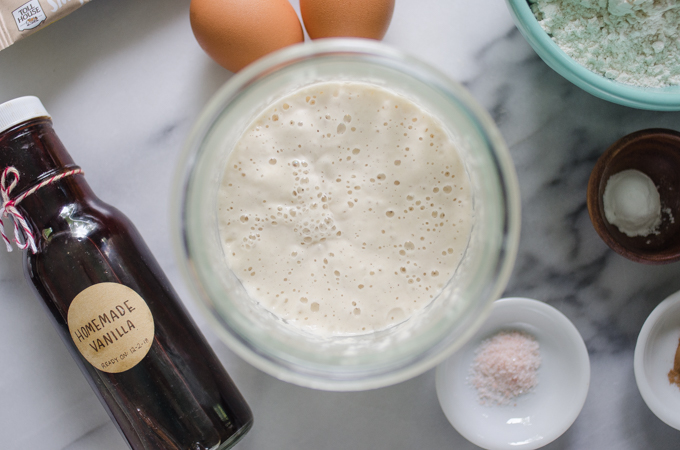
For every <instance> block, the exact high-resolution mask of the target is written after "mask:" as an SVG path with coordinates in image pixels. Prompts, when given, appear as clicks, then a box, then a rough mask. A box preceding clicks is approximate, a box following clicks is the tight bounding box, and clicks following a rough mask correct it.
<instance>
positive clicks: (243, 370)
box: [0, 0, 680, 450]
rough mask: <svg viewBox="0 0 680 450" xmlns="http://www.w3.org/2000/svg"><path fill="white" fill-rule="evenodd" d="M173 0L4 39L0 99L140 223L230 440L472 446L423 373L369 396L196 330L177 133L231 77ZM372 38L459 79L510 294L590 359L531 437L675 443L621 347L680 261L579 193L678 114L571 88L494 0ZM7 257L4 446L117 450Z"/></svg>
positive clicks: (554, 448) (402, 15)
mask: <svg viewBox="0 0 680 450" xmlns="http://www.w3.org/2000/svg"><path fill="white" fill-rule="evenodd" d="M294 3H296V2H294ZM188 4H189V2H188V0H143V1H140V0H118V1H116V2H106V1H103V0H95V1H93V2H92V3H90V4H88V5H87V6H85V7H83V8H81V9H80V10H78V11H76V12H75V13H74V14H72V15H70V16H69V17H67V18H65V19H63V20H61V21H59V22H57V23H55V24H53V25H51V26H49V27H48V28H46V29H44V30H42V31H40V32H39V33H37V34H36V35H34V36H31V37H29V38H27V39H25V40H24V41H22V42H19V43H17V44H16V45H14V46H12V47H10V48H8V49H6V50H3V51H2V52H0V101H5V100H8V99H11V98H14V97H18V96H20V95H29V94H32V95H37V96H39V97H40V98H41V99H42V100H43V103H44V104H45V105H46V107H47V109H48V111H50V113H51V114H52V115H53V117H54V122H55V129H56V131H57V133H58V134H59V136H60V137H61V139H62V141H63V142H64V144H65V145H66V147H67V148H68V149H69V151H70V152H71V154H72V156H73V157H74V159H75V160H76V162H78V163H79V164H80V165H81V166H82V167H83V168H84V169H85V171H86V175H87V179H88V181H89V182H90V184H91V185H92V187H93V189H94V190H95V192H96V193H98V195H100V196H101V197H102V198H103V199H104V200H105V201H107V202H109V203H111V204H113V205H115V206H117V207H119V208H120V209H121V210H122V211H124V212H125V213H126V214H127V215H128V216H129V217H130V218H131V219H132V221H133V222H134V223H135V224H136V225H137V227H138V228H139V229H140V231H141V233H142V235H143V236H144V238H145V239H146V241H147V243H148V244H149V246H150V247H151V249H152V251H153V252H154V254H155V255H156V257H157V259H158V260H159V262H160V264H161V266H162V267H163V269H164V270H165V271H166V273H167V274H168V276H169V277H170V279H171V280H173V283H174V285H175V287H176V289H177V290H178V292H179V293H180V295H181V296H182V297H183V298H184V299H185V303H186V305H187V307H188V308H189V310H190V311H191V312H192V314H193V316H194V317H195V318H196V320H197V322H198V323H199V325H200V326H201V328H202V329H203V330H204V332H205V333H206V336H207V337H208V339H209V341H210V342H211V344H212V345H213V347H214V349H215V351H216V352H217V353H218V355H219V356H220V358H221V359H222V361H223V362H224V364H225V366H226V367H227V369H228V371H229V372H230V374H231V375H232V377H233V378H234V380H235V382H236V384H237V385H238V386H239V388H240V389H241V390H242V392H243V393H244V395H245V396H246V398H247V400H248V402H249V403H250V405H251V406H252V408H253V410H254V413H255V417H256V425H255V427H254V428H253V430H252V431H251V432H250V433H249V434H248V435H247V437H246V438H245V439H244V440H243V441H242V442H241V443H240V444H239V445H238V446H237V447H236V448H237V449H239V450H261V449H272V450H276V449H281V450H290V449H300V450H322V449H323V450H326V449H328V450H335V449H345V448H351V449H377V450H380V449H389V450H398V449H404V450H406V449H409V450H410V449H416V448H417V449H423V450H441V449H448V448H455V449H473V448H476V447H475V446H473V445H472V444H470V443H468V442H467V441H466V440H465V439H464V438H462V437H461V436H460V435H459V434H458V433H457V432H456V431H455V430H454V429H453V428H452V427H451V426H450V425H449V423H448V422H447V420H446V418H445V417H444V415H443V413H442V412H441V410H440V408H439V405H438V403H437V399H436V393H435V389H434V372H433V371H429V372H427V373H425V374H423V375H421V376H419V377H416V378H414V379H412V380H409V381H406V382H404V383H401V384H398V385H395V386H391V387H387V388H384V389H378V390H374V391H369V392H365V393H342V394H341V393H329V392H319V391H313V390H309V389H305V388H301V387H297V386H293V385H290V384H287V383H284V382H281V381H278V380H275V379H273V378H272V377H270V376H268V375H265V374H264V373H262V372H260V371H258V370H256V369H254V368H252V367H251V366H249V365H248V364H246V363H245V362H243V361H242V360H240V359H239V358H238V357H236V356H235V355H234V354H233V353H231V352H230V351H229V350H228V349H227V348H226V347H225V346H224V345H223V344H222V343H221V342H219V341H218V340H217V338H216V337H215V335H214V333H212V332H211V331H210V329H208V328H207V327H206V325H205V321H204V320H203V318H202V316H201V315H200V314H198V311H197V310H196V306H195V305H194V303H193V301H191V299H190V297H189V295H188V292H187V289H186V287H185V286H184V284H183V282H182V280H181V279H180V277H179V274H178V270H177V268H176V262H175V259H174V254H173V249H172V244H171V239H170V233H171V226H170V223H169V222H170V219H169V217H170V205H171V200H172V192H173V190H174V189H175V186H176V184H177V182H178V180H177V176H176V174H177V167H176V165H177V161H178V160H179V155H180V153H181V149H182V145H183V141H184V139H185V138H186V136H187V134H188V132H189V130H190V128H191V125H192V123H193V121H194V120H195V118H196V116H197V114H198V113H199V111H200V110H201V108H202V106H203V105H204V104H205V102H206V101H207V100H208V99H209V98H210V96H211V95H212V94H213V93H214V92H215V91H216V90H217V89H218V88H219V86H221V85H222V84H223V83H224V82H225V81H226V80H228V79H229V77H230V74H229V73H228V72H226V71H225V70H224V69H221V68H220V67H219V66H217V65H216V64H214V63H213V62H212V61H210V60H209V58H207V57H206V56H205V55H204V54H203V52H202V51H201V50H200V48H199V47H198V45H197V44H196V43H195V40H194V39H193V36H192V34H191V30H190V27H189V23H188ZM385 42H386V43H388V44H390V45H392V46H394V47H397V48H400V49H402V50H404V51H405V52H407V53H410V54H413V55H414V56H418V57H420V58H421V59H423V60H425V61H426V62H428V63H429V64H431V65H433V66H435V67H437V68H438V69H439V70H442V71H443V72H445V73H446V74H448V75H449V76H451V77H452V78H454V79H456V80H458V81H460V82H462V83H463V84H464V85H465V86H466V87H467V88H468V89H469V90H470V91H471V92H472V94H473V95H474V96H475V97H476V98H477V100H478V101H479V102H480V103H481V104H482V106H484V107H485V108H486V109H487V110H488V111H489V113H490V114H491V116H492V117H493V118H494V120H495V121H496V123H497V124H498V126H499V128H500V130H501V132H502V134H503V136H504V138H505V139H506V142H507V143H508V146H509V148H510V152H511V155H512V158H513V161H514V163H515V165H516V168H517V173H518V176H519V181H520V189H521V195H522V208H523V210H522V234H521V242H520V248H519V255H518V258H517V263H516V266H515V269H514V271H513V275H512V278H511V280H510V283H509V285H508V288H507V290H506V293H505V294H506V295H507V296H523V297H530V298H535V299H539V300H543V301H546V302H548V303H550V304H551V305H553V306H555V307H556V308H558V309H559V310H560V311H562V312H563V313H564V314H566V315H567V316H568V317H569V318H570V319H571V320H572V321H573V322H574V324H575V325H576V327H577V328H578V330H579V331H580V332H581V334H582V335H583V337H584V339H585V341H586V344H587V347H588V351H589V354H590V359H591V367H592V379H591V387H590V392H589V396H588V399H587V400H586V404H585V407H584V409H583V411H582V413H581V415H580V416H579V418H578V419H577V420H576V422H575V423H574V425H573V426H572V428H571V429H569V430H568V431H567V432H566V433H565V434H564V435H563V436H562V437H561V438H559V439H558V440H557V441H555V442H554V443H552V444H550V445H549V446H547V447H546V448H547V449H550V450H584V449H598V450H600V449H602V450H608V449H612V450H614V449H616V450H637V449H645V450H646V449H650V448H651V449H659V450H666V449H668V450H670V449H677V448H678V443H677V442H678V441H679V440H680V432H678V431H676V430H673V429H672V428H670V427H668V426H666V425H665V424H663V423H662V422H661V421H660V420H659V419H657V418H656V417H655V416H654V415H653V414H652V413H651V412H650V411H649V409H648V408H647V407H646V405H645V404H644V402H643V401H642V398H641V397H640V394H639V393H638V391H637V388H636V385H635V379H634V376H633V349H634V346H635V341H636V338H637V334H638V332H639V330H640V328H641V326H642V324H643V322H644V320H645V318H646V317H647V315H648V314H649V313H650V312H651V311H652V309H653V308H654V307H655V306H656V305H657V304H658V303H659V302H660V301H661V300H663V299H664V298H665V297H666V296H667V295H669V294H671V293H672V292H675V291H677V290H680V277H678V276H677V274H678V273H679V272H680V265H679V264H672V265H667V266H661V267H651V266H642V265H639V264H635V263H632V262H630V261H627V260H625V259H623V258H621V257H619V256H618V255H616V254H615V253H613V252H612V251H611V250H609V249H608V248H607V247H606V246H605V244H604V243H603V242H602V241H601V240H600V239H599V237H598V236H597V234H596V233H595V231H594V229H593V227H592V225H591V224H590V220H589V218H588V212H587V208H586V199H585V192H586V184H587V181H588V177H589V174H590V171H591V169H592V167H593V165H594V164H595V161H596V160H597V158H598V157H599V155H600V154H601V153H602V152H603V151H604V150H605V149H606V148H607V147H608V146H609V145H610V144H612V143H613V142H614V141H616V140H617V139H618V138H620V137H622V136H624V135H625V134H628V133H630V132H633V131H637V130H640V129H644V128H651V127H666V128H674V129H680V113H658V112H649V111H641V110H635V109H631V108H626V107H622V106H618V105H614V104H611V103H608V102H605V101H603V100H600V99H597V98H595V97H593V96H591V95H589V94H587V93H585V92H583V91H581V90H580V89H579V88H577V87H575V86H573V85H572V84H570V83H569V82H567V81H566V80H564V79H563V78H562V77H560V76H559V75H557V74H556V73H555V72H553V71H552V70H551V69H550V68H548V67H547V66H546V65H545V64H544V63H543V62H542V61H541V60H540V59H539V58H538V57H537V56H536V54H535V53H534V52H533V50H532V49H531V48H530V47H529V45H528V44H527V43H526V41H524V39H523V38H522V37H521V35H520V34H519V33H518V32H517V31H516V29H515V27H514V25H513V24H512V20H511V19H510V15H509V13H508V12H507V9H506V7H505V4H504V3H503V2H502V0H478V1H477V2H468V3H466V2H449V1H444V0H426V1H425V0H424V1H418V2H416V1H413V0H398V1H397V7H396V9H395V16H394V18H393V22H392V25H391V27H390V30H389V32H388V34H387V36H386V38H385ZM0 251H2V250H0ZM21 259H22V258H21V254H20V252H17V251H15V252H13V253H8V254H2V255H0V302H1V304H2V308H3V311H2V314H0V442H2V444H0V447H2V448H3V449H8V450H14V449H23V448H40V449H41V450H58V449H68V450H91V449H97V450H100V449H101V450H119V449H120V450H122V449H124V448H125V444H124V442H123V440H122V438H121V437H120V436H119V435H118V433H117V431H116V430H115V427H114V426H113V424H112V423H111V422H110V420H109V419H108V417H107V415H106V414H105V412H104V410H103V409H102V408H101V406H100V405H99V403H98V401H97V399H96V398H95V396H94V394H93V393H92V392H91V391H90V388H89V386H88V385H87V383H86V382H85V380H84V378H83V377H82V376H81V375H80V373H79V371H78V369H77V367H76V366H75V364H74V363H73V362H72V360H71V358H70V356H69V354H68V352H67V351H66V349H65V347H64V346H63V344H62V343H61V342H60V341H59V339H58V337H57V333H56V332H55V331H54V330H53V329H52V326H51V323H50V321H49V320H48V318H47V315H46V314H45V312H44V311H43V309H42V307H41V306H40V303H39V302H38V300H37V299H35V298H34V296H33V293H32V292H31V291H30V289H29V288H28V286H27V284H26V283H25V281H24V279H23V274H22V270H21Z"/></svg>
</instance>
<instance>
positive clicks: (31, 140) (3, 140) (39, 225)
mask: <svg viewBox="0 0 680 450" xmlns="http://www.w3.org/2000/svg"><path fill="white" fill-rule="evenodd" d="M8 167H13V168H15V169H16V170H17V172H18V173H19V180H18V182H17V183H16V185H15V186H14V188H13V189H12V191H11V192H10V193H9V198H10V199H13V200H16V199H18V197H19V196H21V194H22V193H25V192H27V191H28V190H30V189H32V188H33V187H35V186H37V185H39V184H40V183H42V182H45V181H47V180H50V179H51V178H52V177H54V176H56V175H60V174H64V173H67V172H69V171H71V170H74V169H78V166H76V165H75V163H74V162H73V159H72V158H71V156H70V155H69V154H68V152H67V151H66V148H65V147H64V145H63V144H62V142H61V140H59V137H58V136H57V134H56V133H55V132H54V129H53V128H52V121H51V120H50V119H49V118H47V117H39V118H36V119H33V120H30V121H27V122H24V123H22V124H19V125H17V126H15V127H13V128H11V129H9V130H7V131H5V132H4V133H2V134H0V173H1V172H2V171H4V170H5V169H6V168H8ZM13 180H14V175H12V174H7V177H6V179H5V188H8V187H9V185H10V184H11V183H12V182H13ZM90 199H96V197H95V196H94V194H93V193H92V190H91V189H90V187H89V185H88V184H87V182H86V181H85V178H84V177H83V175H82V174H77V175H69V176H66V177H64V178H61V179H59V180H57V181H55V182H52V183H49V184H46V185H45V186H43V187H40V188H39V189H38V190H36V191H35V192H34V193H32V194H30V195H28V196H27V197H25V198H24V199H23V200H21V201H20V203H18V204H17V205H16V207H17V209H18V210H19V211H21V212H22V215H24V217H25V219H26V221H27V222H28V223H29V224H30V225H31V228H32V229H33V232H34V234H35V235H36V241H37V240H39V239H40V236H41V234H42V232H43V230H45V229H52V230H53V231H55V232H56V231H59V229H60V228H62V227H67V226H68V219H67V218H68V216H69V215H70V214H71V213H72V212H73V210H76V209H79V206H77V205H78V204H80V203H83V202H86V201H88V200H90ZM65 218H66V219H67V220H64V219H65Z"/></svg>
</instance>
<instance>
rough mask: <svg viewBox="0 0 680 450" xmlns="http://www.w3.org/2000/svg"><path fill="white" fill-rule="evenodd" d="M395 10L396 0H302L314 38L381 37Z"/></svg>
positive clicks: (306, 27) (305, 21) (301, 6)
mask: <svg viewBox="0 0 680 450" xmlns="http://www.w3.org/2000/svg"><path fill="white" fill-rule="evenodd" d="M393 11H394V0H300V12H301V13H302V21H303V22H304V23H305V29H306V30H307V34H309V37H311V38H312V39H318V38H327V37H361V38H368V39H382V38H383V36H385V33H386V32H387V28H388V27H389V26H390V20H392V12H393Z"/></svg>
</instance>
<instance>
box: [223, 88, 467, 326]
mask: <svg viewBox="0 0 680 450" xmlns="http://www.w3.org/2000/svg"><path fill="white" fill-rule="evenodd" d="M218 206H219V227H220V235H221V238H222V242H223V246H224V251H225V255H226V257H227V261H228V264H229V266H230V267H231V268H232V270H233V271H234V273H235V274H236V275H237V276H238V277H239V279H240V280H241V281H242V283H243V286H244V287H245V289H246V290H247V292H248V294H249V295H250V296H251V298H253V299H254V300H256V301H259V302H260V303H261V304H262V305H263V306H264V307H265V308H267V309H268V310H270V311H271V312H273V313H274V314H276V315H277V316H279V317H281V318H283V319H285V320H286V321H288V322H289V323H292V324H294V325H297V326H299V327H300V328H302V329H304V330H307V331H310V332H313V333H316V334H321V335H351V334H362V333H368V332H371V331H375V330H380V329H384V328H387V327H388V326H390V325H392V324H395V323H398V322H401V321H403V320H405V319H406V318H408V317H409V316H410V315H412V314H413V313H414V312H415V311H417V310H419V309H421V308H422V307H424V306H425V305H427V304H428V303H429V302H430V301H431V300H432V299H433V298H434V297H436V295H437V294H438V292H439V291H440V290H441V288H442V287H443V286H444V285H445V284H446V282H447V281H448V280H449V278H450V277H451V275H452V274H453V272H454V271H455V269H456V267H457V265H458V263H459V262H460V260H461V258H462V256H463V253H464V251H465V248H466V246H467V243H468V239H469V236H470V229H471V220H472V218H471V216H472V211H471V199H470V187H469V180H468V178H467V174H466V172H465V169H464V167H463V163H462V161H461V160H460V157H459V155H458V153H457V151H456V149H455V148H454V145H453V143H452V142H451V139H450V138H449V137H448V136H447V134H446V132H445V131H444V130H443V129H442V127H441V125H440V123H439V122H438V121H437V120H436V119H435V118H433V117H432V116H430V115H429V114H428V113H427V112H425V111H423V110H422V109H421V108H420V107H418V106H417V105H416V104H414V103H413V102H411V101H410V100H408V99H406V98H404V97H402V96H400V95H397V94H395V93H393V92H391V91H388V90H385V89H383V88H379V87H377V86H373V85H369V84H363V83H322V84H315V85H312V86H309V87H306V88H304V89H302V90H299V91H297V92H295V93H293V94H291V95H289V96H287V97H285V98H283V99H281V100H279V101H277V102H275V103H274V104H273V105H270V106H269V107H268V108H267V109H266V110H265V111H264V112H263V113H262V114H261V115H260V116H259V117H258V118H257V119H256V120H255V121H254V122H253V123H251V124H250V126H249V127H248V129H247V130H246V132H245V133H244V134H243V136H242V137H241V138H240V139H239V141H238V142H237V144H236V146H235V147H234V149H233V151H232V153H231V154H230V155H229V157H228V163H227V168H226V171H225V173H224V177H223V180H222V184H221V186H220V192H219V205H218Z"/></svg>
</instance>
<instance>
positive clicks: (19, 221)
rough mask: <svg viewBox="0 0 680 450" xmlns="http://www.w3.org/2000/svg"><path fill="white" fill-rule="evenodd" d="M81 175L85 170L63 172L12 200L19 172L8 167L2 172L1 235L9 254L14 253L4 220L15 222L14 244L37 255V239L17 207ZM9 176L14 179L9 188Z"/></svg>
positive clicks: (0, 180)
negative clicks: (30, 196) (40, 193)
mask: <svg viewBox="0 0 680 450" xmlns="http://www.w3.org/2000/svg"><path fill="white" fill-rule="evenodd" d="M79 173H83V170H82V169H73V170H69V171H67V172H62V173H60V174H59V175H55V176H53V177H50V178H48V179H46V180H43V181H41V182H40V183H38V184H36V185H35V186H33V187H32V188H31V189H29V190H28V191H26V192H24V193H23V194H21V195H20V196H18V197H17V198H14V199H11V198H10V196H9V195H10V193H11V192H12V189H14V188H15V187H16V185H17V183H18V182H19V171H18V170H17V169H15V168H14V167H7V168H5V170H3V171H2V177H0V194H2V206H1V207H0V234H2V239H3V240H4V241H5V245H6V246H7V251H8V252H11V251H12V242H11V241H10V240H9V238H8V237H7V235H6V234H5V227H4V226H3V224H2V218H3V217H10V218H11V219H12V222H14V242H16V244H17V247H19V248H20V249H21V250H26V249H27V248H28V247H31V251H33V253H37V252H38V249H37V248H36V246H35V237H34V235H33V233H32V232H31V228H30V227H29V226H28V223H26V219H24V216H23V215H21V213H20V212H19V210H18V209H17V208H16V206H17V205H18V204H19V203H21V202H22V201H23V200H24V199H25V198H26V197H28V196H29V195H31V194H33V193H34V192H35V191H37V190H38V189H40V188H42V187H45V186H47V185H48V184H52V183H54V182H55V181H59V180H61V179H62V178H65V177H70V176H71V175H77V174H79ZM9 175H13V176H14V178H13V180H12V182H11V183H10V185H9V186H7V180H8V178H9ZM19 226H21V230H22V231H23V232H24V242H23V243H22V242H21V241H20V240H19V234H20V233H19Z"/></svg>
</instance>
